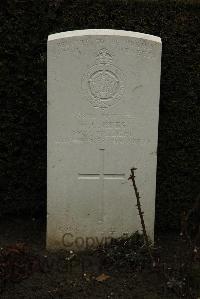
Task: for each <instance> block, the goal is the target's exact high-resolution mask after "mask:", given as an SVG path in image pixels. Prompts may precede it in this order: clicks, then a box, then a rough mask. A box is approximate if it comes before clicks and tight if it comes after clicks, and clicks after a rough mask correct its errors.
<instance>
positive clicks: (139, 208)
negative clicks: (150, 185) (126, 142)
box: [129, 168, 155, 265]
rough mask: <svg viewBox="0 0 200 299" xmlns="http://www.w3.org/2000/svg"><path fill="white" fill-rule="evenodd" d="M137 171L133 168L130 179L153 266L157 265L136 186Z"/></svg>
mask: <svg viewBox="0 0 200 299" xmlns="http://www.w3.org/2000/svg"><path fill="white" fill-rule="evenodd" d="M136 169H137V168H132V169H131V176H130V178H129V179H131V180H132V182H133V188H134V191H135V195H136V200H137V204H136V206H137V209H138V212H139V216H140V221H141V226H142V232H143V237H144V243H145V245H146V247H147V250H148V253H149V256H150V259H151V261H152V263H153V265H155V261H154V258H153V255H152V252H151V248H150V244H149V239H148V236H147V231H146V227H145V222H144V216H143V215H144V212H142V208H141V203H140V195H139V192H138V189H137V186H136V182H135V173H134V171H135V170H136Z"/></svg>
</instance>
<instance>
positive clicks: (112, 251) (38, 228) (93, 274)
mask: <svg viewBox="0 0 200 299" xmlns="http://www.w3.org/2000/svg"><path fill="white" fill-rule="evenodd" d="M45 237H46V227H45V224H44V223H43V222H42V221H41V220H40V219H32V220H31V221H30V220H26V219H13V218H12V219H9V218H7V219H6V220H5V219H4V220H2V221H1V226H0V246H1V253H0V282H1V294H0V297H1V298H3V299H6V298H135V299H136V298H146V299H150V298H152V299H156V298H198V297H200V289H199V285H200V263H199V262H200V257H199V252H198V249H195V248H194V247H193V246H191V245H190V244H189V242H187V241H186V239H185V238H184V237H181V236H180V235H179V233H176V234H171V233H170V234H167V235H166V234H160V236H159V235H156V238H155V239H156V242H155V245H154V249H153V250H152V253H153V258H154V260H155V263H154V265H152V261H151V259H150V258H149V255H148V253H147V251H146V249H145V246H143V238H142V237H141V236H139V235H138V234H135V235H133V236H132V237H131V238H129V239H122V240H121V241H120V240H119V241H115V242H113V243H112V244H111V245H109V246H107V248H104V249H103V248H101V249H97V250H92V251H85V252H82V253H77V254H76V253H75V252H72V251H71V252H70V251H67V250H60V251H58V252H48V251H47V250H46V249H45Z"/></svg>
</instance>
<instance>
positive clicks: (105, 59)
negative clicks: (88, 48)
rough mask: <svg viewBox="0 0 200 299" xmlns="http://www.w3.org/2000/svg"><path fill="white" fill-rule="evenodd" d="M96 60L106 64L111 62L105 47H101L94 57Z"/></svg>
mask: <svg viewBox="0 0 200 299" xmlns="http://www.w3.org/2000/svg"><path fill="white" fill-rule="evenodd" d="M96 62H97V63H101V64H107V63H111V62H112V56H111V54H110V53H109V52H108V50H107V49H101V50H100V51H99V53H98V54H97V57H96Z"/></svg>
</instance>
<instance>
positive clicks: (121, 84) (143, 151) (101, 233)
mask: <svg viewBox="0 0 200 299" xmlns="http://www.w3.org/2000/svg"><path fill="white" fill-rule="evenodd" d="M160 62H161V40H160V38H158V37H155V36H151V35H146V34H142V33H136V32H128V31H119V30H107V29H106V30H103V29H101V30H81V31H71V32H64V33H58V34H53V35H51V36H49V39H48V221H47V246H48V247H49V248H61V247H65V248H74V249H83V248H85V247H87V246H97V245H98V244H99V243H101V242H107V241H109V240H110V238H111V237H120V236H122V235H123V234H131V233H133V232H134V231H136V230H140V221H139V216H138V212H137V209H136V207H135V204H136V201H135V194H134V192H133V187H132V185H131V182H130V181H128V177H129V175H130V168H131V167H133V166H134V167H136V168H137V172H136V182H137V186H138V189H139V191H140V195H141V202H142V206H143V210H144V217H145V222H146V226H147V231H148V234H149V236H150V237H151V238H152V239H153V234H154V212H155V190H156V160H157V154H156V151H157V138H158V117H159V89H160Z"/></svg>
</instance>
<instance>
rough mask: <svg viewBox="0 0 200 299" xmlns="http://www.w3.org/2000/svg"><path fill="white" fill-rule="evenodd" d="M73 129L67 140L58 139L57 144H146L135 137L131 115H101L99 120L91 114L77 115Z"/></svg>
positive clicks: (133, 121) (133, 120)
mask: <svg viewBox="0 0 200 299" xmlns="http://www.w3.org/2000/svg"><path fill="white" fill-rule="evenodd" d="M75 123H76V125H75V127H74V130H72V132H71V134H70V136H69V137H68V138H59V139H58V140H57V142H56V143H57V144H59V143H77V144H80V143H96V144H101V143H105V142H106V143H111V144H134V143H135V142H137V143H138V142H140V143H141V142H142V143H144V142H145V143H146V142H149V140H147V139H146V140H143V139H141V138H138V137H136V136H135V134H134V133H135V132H134V123H135V119H134V117H132V116H131V115H120V114H103V115H101V117H100V118H98V117H96V116H95V115H93V114H83V113H78V114H76V115H75Z"/></svg>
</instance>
